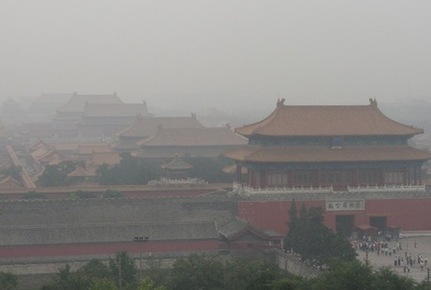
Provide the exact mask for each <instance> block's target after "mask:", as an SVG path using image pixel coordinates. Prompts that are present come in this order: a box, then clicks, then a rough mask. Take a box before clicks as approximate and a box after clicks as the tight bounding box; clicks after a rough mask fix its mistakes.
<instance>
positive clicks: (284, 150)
mask: <svg viewBox="0 0 431 290" xmlns="http://www.w3.org/2000/svg"><path fill="white" fill-rule="evenodd" d="M224 155H225V156H226V157H228V158H231V159H234V160H237V161H244V162H245V161H249V162H273V163H278V162H289V163H300V162H370V161H382V162H383V161H407V160H418V161H425V160H428V159H430V158H431V153H429V152H426V151H422V150H418V149H415V148H412V147H409V146H356V147H343V148H342V149H333V148H331V147H312V146H303V147H291V146H259V145H249V146H245V147H242V148H239V149H234V150H230V151H228V152H225V153H224Z"/></svg>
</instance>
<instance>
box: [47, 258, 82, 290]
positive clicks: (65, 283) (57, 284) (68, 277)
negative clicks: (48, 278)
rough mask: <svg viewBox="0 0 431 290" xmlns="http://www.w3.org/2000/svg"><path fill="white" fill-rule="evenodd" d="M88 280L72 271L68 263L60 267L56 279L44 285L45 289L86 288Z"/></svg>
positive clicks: (77, 289)
mask: <svg viewBox="0 0 431 290" xmlns="http://www.w3.org/2000/svg"><path fill="white" fill-rule="evenodd" d="M87 287H88V281H87V280H86V279H84V278H82V277H80V276H79V275H77V274H76V273H74V272H72V271H71V268H70V265H69V264H66V265H65V266H64V267H61V268H59V270H58V273H57V275H56V277H55V278H54V281H53V282H52V283H50V284H47V285H45V286H44V287H42V289H43V290H86V289H87Z"/></svg>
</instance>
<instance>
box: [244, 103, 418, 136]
mask: <svg viewBox="0 0 431 290" xmlns="http://www.w3.org/2000/svg"><path fill="white" fill-rule="evenodd" d="M235 131H236V132H237V133H238V134H241V135H243V136H246V137H251V136H256V135H260V136H273V137H294V136H298V137H299V136H388V135H392V136H402V135H406V136H413V135H416V134H421V133H423V130H422V129H419V128H415V127H412V126H407V125H404V124H401V123H398V122H395V121H393V120H391V119H390V118H388V117H386V116H385V115H384V114H383V113H382V112H381V111H380V110H379V109H378V107H377V102H376V100H373V99H370V104H369V105H365V106H287V105H285V104H284V99H282V100H279V101H278V103H277V107H276V109H275V110H274V111H273V112H272V113H271V114H270V115H269V116H268V117H267V118H265V119H263V120H262V121H260V122H257V123H253V124H250V125H245V126H242V127H239V128H237V129H236V130H235Z"/></svg>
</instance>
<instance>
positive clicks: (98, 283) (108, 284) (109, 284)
mask: <svg viewBox="0 0 431 290" xmlns="http://www.w3.org/2000/svg"><path fill="white" fill-rule="evenodd" d="M87 289H88V290H117V289H118V288H117V286H116V285H115V282H114V281H112V280H110V279H108V278H103V279H97V278H94V279H92V281H91V282H90V285H89V286H88V288H87Z"/></svg>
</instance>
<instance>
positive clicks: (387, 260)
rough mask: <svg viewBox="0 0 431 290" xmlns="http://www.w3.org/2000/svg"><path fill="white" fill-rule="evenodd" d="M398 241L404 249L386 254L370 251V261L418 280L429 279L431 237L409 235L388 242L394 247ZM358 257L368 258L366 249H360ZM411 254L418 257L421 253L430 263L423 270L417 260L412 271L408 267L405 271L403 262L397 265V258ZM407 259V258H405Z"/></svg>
mask: <svg viewBox="0 0 431 290" xmlns="http://www.w3.org/2000/svg"><path fill="white" fill-rule="evenodd" d="M397 243H400V245H401V248H402V250H397V251H396V253H395V254H393V253H392V254H391V255H385V254H383V253H380V254H379V255H378V254H377V251H374V252H368V261H369V263H371V265H373V266H374V267H390V268H391V269H393V270H394V271H395V272H397V273H399V274H400V275H404V276H407V277H410V278H412V279H414V280H415V281H417V282H421V281H423V280H425V279H427V276H428V269H430V268H431V237H409V238H402V239H399V240H398V241H391V242H389V244H388V248H389V249H392V248H393V247H394V246H395V247H397ZM357 252H358V255H359V256H358V258H359V259H360V260H361V261H366V260H367V253H366V252H365V251H362V250H359V249H358V251H357ZM406 254H407V255H409V254H410V255H411V256H412V257H417V256H418V255H421V256H422V257H426V258H427V259H428V265H425V266H424V268H423V270H421V267H420V265H419V264H418V263H417V262H416V264H414V265H413V267H410V272H409V271H408V270H407V269H406V271H405V272H404V267H403V264H402V263H401V266H395V264H394V261H395V259H397V258H398V256H400V257H405V256H406ZM404 260H405V258H404Z"/></svg>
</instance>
